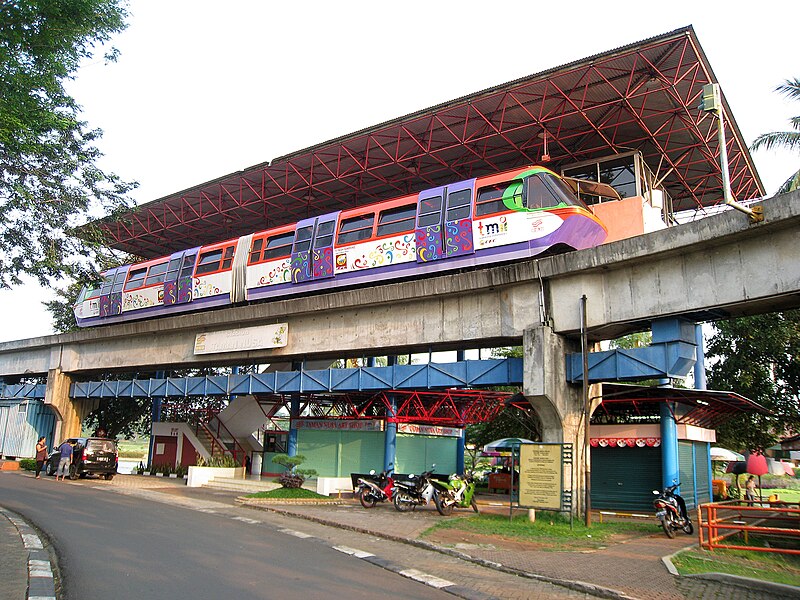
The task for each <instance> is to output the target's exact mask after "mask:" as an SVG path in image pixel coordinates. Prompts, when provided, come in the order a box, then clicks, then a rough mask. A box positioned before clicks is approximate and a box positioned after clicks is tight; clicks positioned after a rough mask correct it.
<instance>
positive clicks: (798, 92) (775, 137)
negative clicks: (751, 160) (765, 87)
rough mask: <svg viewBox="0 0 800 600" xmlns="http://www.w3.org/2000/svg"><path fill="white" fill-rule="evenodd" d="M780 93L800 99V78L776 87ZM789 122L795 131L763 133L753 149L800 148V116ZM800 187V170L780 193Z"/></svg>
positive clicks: (781, 188)
mask: <svg viewBox="0 0 800 600" xmlns="http://www.w3.org/2000/svg"><path fill="white" fill-rule="evenodd" d="M775 91H776V92H778V93H780V94H785V95H786V96H788V97H789V98H791V99H793V100H800V79H797V78H795V79H794V80H791V79H787V80H786V81H784V82H783V83H782V84H781V85H779V86H778V87H776V88H775ZM789 122H790V123H791V124H792V128H793V129H794V131H773V132H772V133H762V134H761V135H760V136H758V137H757V138H756V139H755V140H754V141H753V143H752V144H751V146H750V150H751V151H755V150H758V149H760V148H764V149H765V150H770V149H771V148H773V147H779V148H788V149H789V150H800V117H792V118H791V119H790V120H789ZM798 188H800V170H798V171H797V172H796V173H795V174H794V175H792V176H791V177H789V179H787V180H786V182H785V183H784V184H783V185H782V186H781V187H780V189H779V190H778V193H779V194H783V193H785V192H790V191H792V190H795V189H798Z"/></svg>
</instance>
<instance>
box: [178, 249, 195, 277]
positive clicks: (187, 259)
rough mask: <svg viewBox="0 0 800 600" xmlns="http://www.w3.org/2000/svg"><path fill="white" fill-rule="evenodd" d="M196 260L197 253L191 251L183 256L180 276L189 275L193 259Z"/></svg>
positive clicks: (192, 267) (192, 268)
mask: <svg viewBox="0 0 800 600" xmlns="http://www.w3.org/2000/svg"><path fill="white" fill-rule="evenodd" d="M195 260H197V253H196V252H192V253H191V254H187V255H186V256H184V257H183V265H182V266H181V275H180V276H181V277H191V276H192V271H194V261H195Z"/></svg>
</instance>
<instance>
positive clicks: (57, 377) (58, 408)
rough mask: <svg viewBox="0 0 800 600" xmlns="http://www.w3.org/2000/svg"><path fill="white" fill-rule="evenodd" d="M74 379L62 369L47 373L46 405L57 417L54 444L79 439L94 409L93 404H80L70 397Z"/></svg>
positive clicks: (51, 370)
mask: <svg viewBox="0 0 800 600" xmlns="http://www.w3.org/2000/svg"><path fill="white" fill-rule="evenodd" d="M71 383H72V378H71V377H70V376H69V375H68V374H66V373H64V372H63V371H62V370H61V369H60V368H55V369H50V370H49V371H48V372H47V386H46V387H45V392H44V403H45V404H47V405H50V408H51V409H52V410H53V413H54V414H55V416H56V426H55V431H54V433H53V439H54V440H56V441H55V442H54V443H60V442H61V440H63V439H66V438H70V437H78V436H79V435H80V434H81V427H82V424H83V419H84V418H85V417H86V415H87V414H89V412H90V411H91V410H92V409H93V408H94V403H92V402H83V403H81V402H78V401H75V400H73V399H72V398H70V397H69V386H70V384H71Z"/></svg>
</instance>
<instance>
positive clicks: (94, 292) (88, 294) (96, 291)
mask: <svg viewBox="0 0 800 600" xmlns="http://www.w3.org/2000/svg"><path fill="white" fill-rule="evenodd" d="M99 295H100V288H96V287H95V288H91V289H88V290H86V291H85V292H84V293H83V294H82V297H81V300H88V299H89V298H96V297H97V296H99Z"/></svg>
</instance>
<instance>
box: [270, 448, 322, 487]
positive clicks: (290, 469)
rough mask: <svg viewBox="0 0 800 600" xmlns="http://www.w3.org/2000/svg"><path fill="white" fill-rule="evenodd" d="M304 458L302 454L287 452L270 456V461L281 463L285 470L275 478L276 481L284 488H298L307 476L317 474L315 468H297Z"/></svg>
mask: <svg viewBox="0 0 800 600" xmlns="http://www.w3.org/2000/svg"><path fill="white" fill-rule="evenodd" d="M305 460H306V457H305V456H303V455H302V454H296V455H294V456H289V455H288V454H276V455H275V456H273V457H272V462H274V463H275V464H276V465H281V466H282V467H283V468H284V469H286V471H285V472H284V473H283V474H282V475H281V476H280V477H278V479H277V482H278V483H280V484H281V486H283V487H285V488H290V489H291V488H299V487H302V485H303V483H305V480H306V478H307V477H313V476H314V475H316V474H317V471H316V470H315V469H298V468H297V467H299V466H300V465H301V464H303V463H304V462H305Z"/></svg>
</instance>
